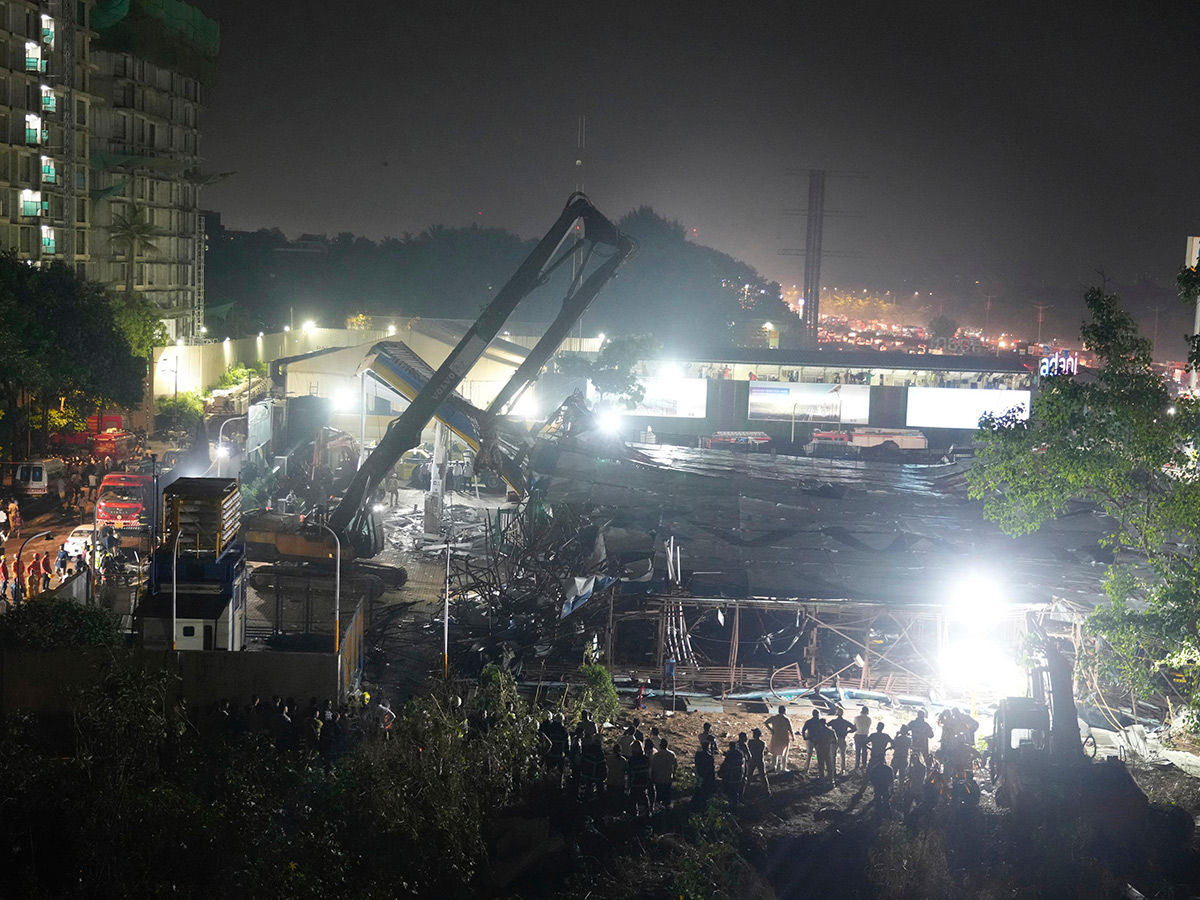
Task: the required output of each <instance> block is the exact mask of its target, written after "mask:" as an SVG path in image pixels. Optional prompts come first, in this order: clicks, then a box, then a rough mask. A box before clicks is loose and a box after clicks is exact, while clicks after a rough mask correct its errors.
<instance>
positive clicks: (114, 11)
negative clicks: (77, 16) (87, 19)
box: [92, 0, 130, 31]
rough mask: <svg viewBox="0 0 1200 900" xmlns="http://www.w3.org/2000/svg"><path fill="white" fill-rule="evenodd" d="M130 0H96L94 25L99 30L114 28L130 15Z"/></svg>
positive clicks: (93, 15)
mask: <svg viewBox="0 0 1200 900" xmlns="http://www.w3.org/2000/svg"><path fill="white" fill-rule="evenodd" d="M129 3H130V0H96V8H95V9H93V10H92V27H93V28H95V29H96V30H97V31H103V30H104V29H106V28H112V27H113V26H114V25H116V24H117V23H118V22H120V21H121V20H122V19H123V18H125V17H126V16H127V15H129Z"/></svg>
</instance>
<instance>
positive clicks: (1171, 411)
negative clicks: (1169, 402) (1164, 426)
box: [1167, 406, 1175, 416]
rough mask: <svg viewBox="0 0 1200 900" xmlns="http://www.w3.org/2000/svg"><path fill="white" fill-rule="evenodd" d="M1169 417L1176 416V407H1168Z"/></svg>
mask: <svg viewBox="0 0 1200 900" xmlns="http://www.w3.org/2000/svg"><path fill="white" fill-rule="evenodd" d="M1167 415H1168V416H1173V415H1175V407H1174V406H1168V407H1167Z"/></svg>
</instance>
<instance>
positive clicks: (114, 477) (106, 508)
mask: <svg viewBox="0 0 1200 900" xmlns="http://www.w3.org/2000/svg"><path fill="white" fill-rule="evenodd" d="M153 506H154V479H153V478H152V477H151V476H149V475H129V474H127V473H124V472H113V473H110V474H108V475H105V476H104V480H103V481H101V482H100V489H99V491H98V492H97V494H96V525H97V527H103V526H105V525H109V526H111V527H113V528H116V529H119V530H122V531H142V530H144V529H146V528H148V527H149V525H150V519H151V516H152V511H153Z"/></svg>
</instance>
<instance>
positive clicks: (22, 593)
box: [15, 531, 50, 606]
mask: <svg viewBox="0 0 1200 900" xmlns="http://www.w3.org/2000/svg"><path fill="white" fill-rule="evenodd" d="M41 537H44V538H48V537H50V532H49V531H39V532H38V533H37V534H31V535H30V536H29V537H27V538H25V540H23V541H22V542H21V546H20V547H19V548H17V562H16V566H15V569H16V570H19V569H20V568H21V554H22V553H23V552H24V551H25V545H26V544H28V543H29V542H30V541H36V540H37V539H38V538H41ZM39 577H40V576H39ZM17 588H18V593H19V594H20V597H21V599H20V600H18V601H17V603H16V605H17V606H20V605H21V600H24V599H25V585H23V584H22V583H21V580H20V579H18V580H17Z"/></svg>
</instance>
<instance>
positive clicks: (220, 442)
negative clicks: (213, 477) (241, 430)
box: [217, 414, 250, 478]
mask: <svg viewBox="0 0 1200 900" xmlns="http://www.w3.org/2000/svg"><path fill="white" fill-rule="evenodd" d="M239 419H245V420H246V428H247V429H249V427H250V416H249V414H247V415H244V416H230V417H229V418H228V419H226V420H225V421H224V422H222V423H221V427H220V428H218V429H217V477H218V478H220V477H221V460H223V459H228V458H229V456H230V453H229V447H228V446H227V445H226V444H225V426H226V425H228V424H229V423H230V422H236V421H238V420H239Z"/></svg>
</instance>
